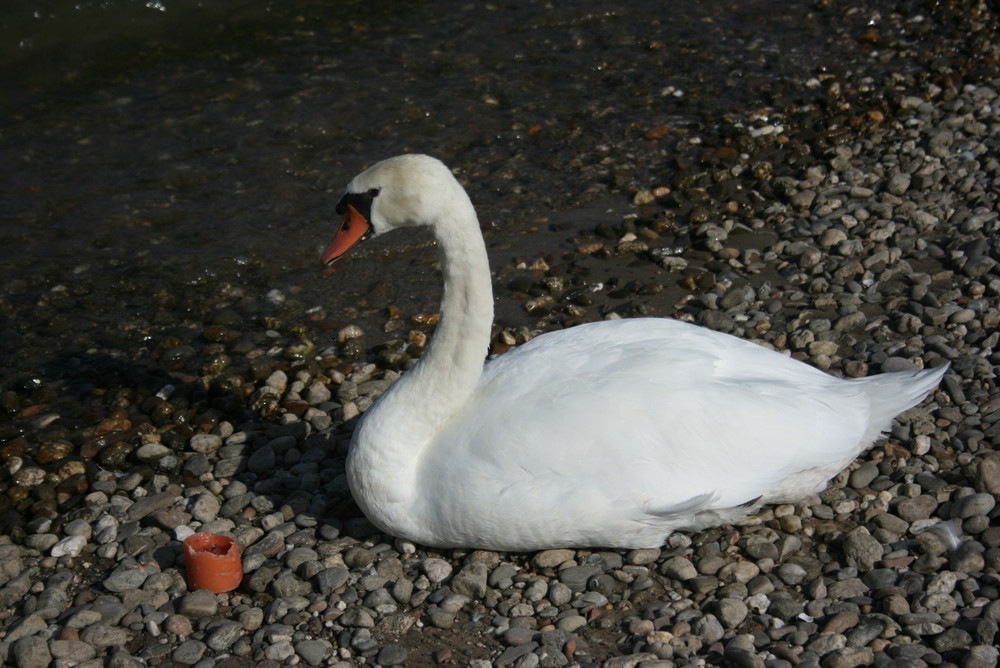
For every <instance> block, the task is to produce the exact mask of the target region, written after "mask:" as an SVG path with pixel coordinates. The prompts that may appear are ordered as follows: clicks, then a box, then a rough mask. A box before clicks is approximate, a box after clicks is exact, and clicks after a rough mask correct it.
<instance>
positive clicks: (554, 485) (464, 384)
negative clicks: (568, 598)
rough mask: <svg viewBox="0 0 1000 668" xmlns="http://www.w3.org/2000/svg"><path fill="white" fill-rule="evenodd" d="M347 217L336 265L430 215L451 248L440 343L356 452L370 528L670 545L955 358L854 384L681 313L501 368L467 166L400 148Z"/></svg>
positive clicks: (752, 497) (787, 486)
mask: <svg viewBox="0 0 1000 668" xmlns="http://www.w3.org/2000/svg"><path fill="white" fill-rule="evenodd" d="M338 212H339V213H343V214H344V222H343V224H342V226H341V230H340V231H339V232H338V234H337V236H336V237H335V238H334V241H333V242H332V243H331V244H330V247H329V248H328V249H327V252H326V254H325V255H324V261H326V262H330V261H332V260H333V259H336V258H337V257H339V256H340V255H341V254H343V253H344V252H345V251H346V250H347V248H348V247H350V245H352V244H353V243H354V242H356V241H357V240H359V239H360V238H361V237H362V236H363V235H364V234H365V233H367V232H369V231H372V230H373V231H374V233H376V234H381V233H383V232H386V231H388V230H390V229H392V228H394V227H400V226H406V225H426V226H429V227H431V229H432V230H433V232H434V234H435V236H436V238H437V240H438V244H439V246H440V252H441V264H442V271H443V274H444V283H445V289H444V298H443V300H442V308H441V320H440V322H439V324H438V327H437V331H436V332H435V335H434V339H433V342H432V344H431V345H430V347H429V348H428V350H427V351H426V353H425V354H424V356H423V357H422V358H421V360H420V361H419V363H418V364H417V365H416V366H415V367H414V368H413V369H411V370H410V371H409V372H407V373H406V374H404V375H403V377H402V378H400V379H399V380H398V381H397V382H396V383H395V384H394V385H393V386H392V387H391V388H390V389H389V390H388V391H387V392H386V393H385V394H384V395H383V396H382V397H381V398H380V399H379V400H378V401H377V402H376V403H375V404H374V405H373V406H372V407H371V408H370V409H369V410H368V412H367V413H366V414H365V415H364V417H363V418H362V420H361V423H360V424H359V425H358V427H357V430H356V431H355V434H354V440H353V442H352V444H351V450H350V454H349V455H348V460H347V466H348V481H349V483H350V486H351V491H352V493H353V494H354V498H355V500H356V501H357V503H358V505H359V506H360V507H361V509H362V510H363V511H364V513H365V515H366V516H367V517H368V518H369V519H370V520H371V521H372V523H374V524H375V525H376V526H378V527H379V528H380V529H381V530H383V531H385V532H387V533H389V534H392V535H395V536H399V537H402V538H406V539H409V540H412V541H415V542H418V543H422V544H425V545H433V546H437V547H476V548H487V549H495V550H534V549H542V548H551V547H562V546H565V547H573V546H576V547H597V546H603V547H630V548H635V547H655V546H659V545H661V544H662V543H663V541H664V540H665V538H666V537H667V536H668V535H669V534H670V533H671V532H672V531H674V530H676V529H682V528H686V529H697V528H702V527H706V526H710V525H713V524H719V523H723V522H727V521H732V520H734V519H736V518H738V517H740V516H742V515H743V514H745V513H746V512H747V511H748V510H750V509H752V508H753V507H755V506H757V505H758V504H760V503H773V502H784V501H794V500H797V499H800V498H802V497H803V496H806V495H808V494H811V493H814V492H816V491H818V490H819V489H821V488H822V487H823V485H824V484H825V483H826V481H827V480H828V479H829V478H831V477H832V476H834V475H836V473H838V472H839V471H840V470H841V469H843V468H844V467H845V466H846V465H847V464H848V463H850V461H851V460H853V459H854V458H855V457H856V456H857V455H858V454H859V453H860V452H861V451H862V450H864V449H865V448H867V447H868V446H869V445H871V443H872V442H873V441H874V440H875V439H876V438H878V436H879V435H880V434H881V433H882V432H883V431H884V430H886V429H888V427H889V426H890V423H891V421H892V418H893V417H894V416H895V415H897V414H898V413H900V412H902V411H903V410H906V409H907V408H909V407H911V406H913V405H915V404H916V403H918V402H919V401H920V400H921V399H923V397H924V396H925V395H926V394H927V393H928V392H929V391H930V390H931V389H932V388H933V387H935V386H936V385H937V383H938V381H939V380H940V378H941V376H942V375H943V374H944V371H945V368H944V367H942V368H938V369H933V370H925V371H918V372H912V373H911V372H904V373H895V374H884V375H880V376H873V377H870V378H863V379H856V380H841V379H838V378H835V377H833V376H830V375H828V374H826V373H823V372H821V371H818V370H817V369H814V368H813V367H810V366H808V365H806V364H803V363H801V362H797V361H795V360H792V359H790V358H788V357H785V356H783V355H781V354H779V353H776V352H773V351H769V350H767V349H765V348H762V347H760V346H757V345H755V344H752V343H749V342H747V341H743V340H740V339H738V338H735V337H732V336H728V335H725V334H720V333H718V332H715V331H712V330H708V329H703V328H700V327H696V326H693V325H689V324H685V323H682V322H678V321H674V320H667V319H633V320H616V321H606V322H600V323H592V324H588V325H581V326H579V327H574V328H571V329H568V330H563V331H558V332H553V333H549V334H545V335H543V336H540V337H537V338H535V339H533V340H532V341H531V342H529V343H527V344H526V345H524V346H521V347H520V348H517V349H515V350H513V351H511V352H508V353H507V354H505V355H503V356H501V357H500V358H498V359H496V360H494V361H492V362H490V363H489V364H487V365H486V366H485V368H484V367H483V359H484V357H485V355H486V352H487V346H488V344H489V336H490V328H491V324H492V318H493V309H492V289H491V280H490V273H489V266H488V262H487V257H486V249H485V246H484V244H483V241H482V236H481V235H480V233H479V226H478V222H477V219H476V214H475V211H474V209H473V207H472V204H471V202H470V201H469V199H468V196H467V195H466V194H465V191H464V190H463V189H462V187H461V186H460V185H459V184H458V182H457V181H456V180H455V179H454V177H453V176H452V175H451V173H450V171H448V169H447V168H446V167H445V166H444V165H443V164H441V163H440V162H438V161H437V160H434V159H433V158H429V157H427V156H414V155H408V156H400V157H397V158H392V159H390V160H386V161H384V162H381V163H378V164H377V165H375V166H374V167H372V168H370V169H369V170H367V171H365V172H363V173H362V174H360V175H358V176H357V177H355V179H354V180H353V181H351V183H350V184H349V185H348V188H347V194H345V196H344V199H342V200H341V203H340V205H339V206H338ZM369 225H370V228H371V229H369V227H368V226H369Z"/></svg>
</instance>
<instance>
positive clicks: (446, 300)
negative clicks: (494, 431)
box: [348, 183, 493, 536]
mask: <svg viewBox="0 0 1000 668" xmlns="http://www.w3.org/2000/svg"><path fill="white" fill-rule="evenodd" d="M455 186H456V193H455V196H454V197H453V198H451V199H452V201H451V202H450V203H449V206H445V207H442V210H443V211H446V212H447V213H446V214H445V215H444V216H442V217H441V218H440V219H439V220H437V221H435V222H434V224H433V226H432V227H433V231H434V235H435V237H436V238H437V241H438V246H439V254H440V257H441V267H442V271H443V274H444V295H443V297H442V300H441V318H440V320H439V321H438V325H437V329H436V330H435V332H434V336H433V338H432V340H431V344H430V346H429V347H428V349H427V351H426V352H425V353H424V355H423V357H422V358H421V359H420V361H419V362H418V363H417V364H416V366H414V367H413V368H412V369H410V370H409V371H408V372H406V373H405V374H403V376H402V377H401V378H400V379H399V380H397V381H396V382H395V383H394V384H393V385H392V387H390V388H389V390H388V391H387V392H386V393H385V394H383V395H382V397H381V398H380V399H379V400H378V401H377V402H375V404H374V405H373V406H372V407H371V408H369V409H368V411H367V412H366V413H365V415H364V418H363V419H362V422H361V424H360V425H359V426H358V429H357V431H356V432H355V435H354V440H353V442H352V445H351V451H350V454H349V456H348V479H349V482H350V483H351V487H352V489H353V490H354V491H355V494H354V496H355V499H357V500H358V503H359V505H361V506H362V508H361V509H362V510H363V511H364V512H365V514H366V515H367V516H368V518H369V519H370V520H371V521H372V522H374V523H375V524H376V525H377V526H380V527H382V528H383V529H385V530H388V531H390V532H392V531H393V530H396V531H399V530H401V529H402V527H405V526H408V524H409V523H410V522H412V521H413V519H412V517H410V514H409V502H410V500H411V495H412V492H413V490H414V489H415V487H416V479H417V475H418V468H419V462H420V458H421V455H422V453H423V452H424V451H425V449H426V447H427V446H428V445H429V444H430V443H432V442H433V440H434V438H435V437H436V435H437V434H438V432H439V431H440V430H441V429H442V427H444V426H445V425H446V424H447V423H448V421H449V420H450V419H451V418H452V416H454V415H455V414H456V413H458V412H459V411H461V410H462V408H463V407H464V406H465V405H466V403H467V401H468V399H469V395H470V394H471V393H472V391H473V389H474V388H475V387H476V384H477V383H478V382H479V378H480V376H481V375H482V369H483V361H484V359H485V357H486V353H487V349H488V347H489V341H490V330H491V327H492V324H493V289H492V282H491V279H490V268H489V260H488V258H487V255H486V245H485V244H484V243H483V237H482V234H481V233H480V231H479V221H478V219H477V218H476V212H475V210H474V209H473V207H472V203H471V202H470V201H469V198H468V196H467V195H466V194H465V191H463V190H462V189H461V187H460V186H458V184H457V183H456V184H455ZM415 530H416V529H415V528H414V529H413V530H411V531H410V533H408V534H407V535H411V536H414V535H415V534H413V533H412V531H415Z"/></svg>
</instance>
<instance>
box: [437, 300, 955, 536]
mask: <svg viewBox="0 0 1000 668" xmlns="http://www.w3.org/2000/svg"><path fill="white" fill-rule="evenodd" d="M943 372H944V370H943V369H940V370H932V371H923V372H914V373H902V374H886V375H882V376H875V377H872V378H864V379H856V380H846V381H845V380H841V379H837V378H835V377H833V376H830V375H828V374H826V373H824V372H822V371H819V370H817V369H815V368H813V367H810V366H808V365H806V364H802V363H801V362H798V361H795V360H792V359H791V358H788V357H785V356H783V355H780V354H778V353H775V352H773V351H769V350H767V349H765V348H763V347H761V346H758V345H755V344H753V343H750V342H747V341H743V340H740V339H737V338H735V337H731V336H727V335H723V334H719V333H717V332H713V331H711V330H706V329H703V328H700V327H695V326H693V325H688V324H686V323H682V322H679V321H674V320H663V319H630V320H620V321H612V322H602V323H594V324H590V325H582V326H579V327H575V328H572V329H569V330H564V331H561V332H555V333H552V334H548V335H545V336H542V337H539V338H537V339H534V340H533V341H531V342H529V343H528V344H526V345H524V346H522V347H521V348H518V349H516V350H514V351H512V352H511V353H508V354H506V355H504V356H502V357H500V358H498V359H496V360H495V361H493V362H491V363H490V364H488V365H487V366H486V368H485V370H484V372H483V375H482V379H481V381H480V383H479V385H478V387H477V388H476V391H475V392H474V394H473V396H472V397H471V398H470V400H469V402H468V403H467V405H466V406H465V407H464V408H463V410H462V411H461V412H460V413H459V414H458V415H456V416H455V417H454V418H453V419H452V420H451V422H449V423H448V424H447V425H446V426H445V428H444V429H443V431H442V432H441V433H440V434H439V436H438V437H437V439H436V440H435V441H434V442H433V444H432V446H431V447H430V448H429V449H428V452H427V453H426V455H425V457H424V458H423V461H422V465H421V469H422V471H423V474H422V475H420V476H419V478H418V479H420V480H423V481H426V484H427V485H429V486H433V494H430V493H429V492H430V490H425V491H427V492H428V495H426V498H428V499H429V500H430V502H429V503H426V504H421V505H422V512H428V513H430V514H431V515H433V516H434V517H433V519H431V523H432V524H437V525H438V526H439V529H438V531H439V533H441V534H450V535H447V536H446V535H439V536H436V538H437V541H436V542H435V544H439V545H441V544H454V545H460V544H463V543H468V539H469V536H468V535H466V534H467V533H468V532H475V534H476V538H477V542H478V543H479V544H484V541H483V538H484V536H483V532H484V531H485V530H493V531H494V533H495V539H494V542H495V543H496V546H497V547H509V546H505V545H504V540H505V539H504V535H505V534H506V533H511V534H513V533H517V534H520V535H523V534H525V533H531V531H532V523H533V522H534V521H535V520H534V518H536V517H539V513H538V509H539V508H545V509H546V512H545V513H544V515H545V519H544V520H538V526H537V528H535V529H534V531H537V533H538V536H539V542H538V545H537V547H551V546H552V545H551V544H550V541H551V536H552V535H560V536H563V537H567V536H570V537H574V538H573V540H570V541H566V540H564V541H563V544H567V545H569V544H575V545H579V546H583V545H591V546H592V545H608V546H616V545H621V546H631V547H635V546H636V545H637V544H639V542H640V541H641V542H643V543H644V544H647V545H658V544H660V543H661V542H662V540H663V538H665V536H666V534H668V533H669V531H671V530H673V529H676V528H682V527H684V528H698V527H701V526H706V525H710V524H715V523H718V522H720V521H726V520H728V519H732V518H735V517H738V516H739V515H742V514H743V513H744V512H745V511H746V510H747V508H748V507H750V506H753V505H754V504H756V503H757V502H759V501H760V502H776V501H784V500H791V499H797V498H801V497H802V496H805V495H808V494H810V493H812V492H815V491H817V489H818V488H821V487H822V485H823V484H825V482H826V481H827V480H828V479H829V478H830V477H832V476H833V475H835V474H836V473H837V472H838V471H839V470H841V469H842V468H843V467H844V466H846V465H847V464H848V463H849V462H850V461H851V460H852V459H854V458H855V457H856V456H857V455H858V453H859V452H860V451H861V450H863V449H864V448H865V447H867V446H868V445H870V444H871V442H872V441H874V439H875V438H877V437H878V435H879V434H880V433H881V432H882V431H884V430H886V429H888V427H889V426H890V424H891V420H892V417H893V416H895V415H896V414H898V413H899V412H902V411H903V410H906V409H907V408H909V407H910V406H912V405H914V404H915V403H917V402H919V401H920V399H922V398H923V396H925V395H926V394H927V392H928V391H929V390H930V389H931V388H933V387H934V386H935V385H936V384H937V382H938V380H939V379H940V376H941V375H942V374H943ZM418 496H420V495H418ZM470 500H471V501H473V502H476V501H478V502H481V503H482V505H483V506H484V507H485V508H487V509H488V508H491V507H492V508H499V507H502V508H504V512H503V515H504V516H505V517H510V516H513V517H523V518H524V519H523V520H522V522H521V524H522V526H519V527H511V526H509V520H508V526H506V527H505V526H503V525H501V524H500V522H501V520H500V515H499V514H498V515H497V518H496V524H495V526H494V525H493V524H491V522H490V521H489V518H488V517H487V518H483V517H482V512H483V511H482V510H481V509H478V508H477V515H476V516H475V517H472V516H463V515H462V514H461V513H450V514H449V513H447V512H446V511H445V510H444V509H448V508H456V507H462V505H463V504H464V505H468V504H469V503H470ZM451 504H456V505H451ZM519 508H520V509H521V510H522V512H521V513H518V512H512V510H516V509H519ZM601 517H603V518H604V521H595V519H597V518H601ZM466 519H468V522H466ZM484 519H485V521H484ZM623 524H624V525H626V526H631V527H632V530H633V532H632V534H629V535H625V534H623V532H622V531H621V527H622V525H623ZM473 525H475V526H473ZM595 526H596V527H597V528H598V530H597V531H596V535H595V530H594V527H595ZM602 526H605V527H609V528H610V527H614V530H613V532H610V531H609V534H608V535H603V534H602V533H601V532H600V530H599V528H600V527H602ZM490 527H492V529H490ZM586 527H589V528H586ZM584 528H586V529H584ZM575 532H578V533H575ZM442 538H445V539H446V542H445V543H442V541H441V539H442ZM547 540H548V541H549V542H546V541H547ZM486 544H489V543H488V542H487V543H486ZM531 547H532V546H525V545H523V544H520V545H519V546H517V547H516V549H531Z"/></svg>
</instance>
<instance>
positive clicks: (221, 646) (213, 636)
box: [205, 620, 243, 652]
mask: <svg viewBox="0 0 1000 668" xmlns="http://www.w3.org/2000/svg"><path fill="white" fill-rule="evenodd" d="M242 634H243V625H242V624H240V623H239V622H235V621H231V620H223V621H222V622H220V623H219V625H218V626H216V627H215V628H214V629H212V630H211V632H210V633H209V634H208V636H207V637H206V638H205V644H206V645H207V646H208V648H209V649H211V650H213V651H216V652H224V651H228V650H229V648H230V647H232V645H233V643H235V642H236V641H237V640H239V639H240V636H241V635H242Z"/></svg>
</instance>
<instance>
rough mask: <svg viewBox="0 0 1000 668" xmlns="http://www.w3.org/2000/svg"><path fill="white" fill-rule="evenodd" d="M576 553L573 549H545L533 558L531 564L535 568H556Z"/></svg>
mask: <svg viewBox="0 0 1000 668" xmlns="http://www.w3.org/2000/svg"><path fill="white" fill-rule="evenodd" d="M575 554H576V552H574V551H573V550H566V549H559V550H543V551H542V552H538V553H536V554H535V556H533V557H532V558H531V565H532V566H534V567H535V568H555V567H556V566H559V565H561V564H564V563H565V562H567V561H569V560H570V559H572V558H573V556H574V555H575Z"/></svg>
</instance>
